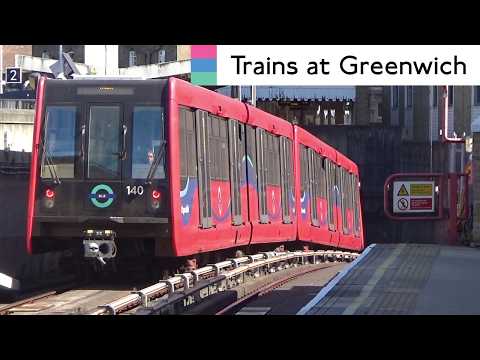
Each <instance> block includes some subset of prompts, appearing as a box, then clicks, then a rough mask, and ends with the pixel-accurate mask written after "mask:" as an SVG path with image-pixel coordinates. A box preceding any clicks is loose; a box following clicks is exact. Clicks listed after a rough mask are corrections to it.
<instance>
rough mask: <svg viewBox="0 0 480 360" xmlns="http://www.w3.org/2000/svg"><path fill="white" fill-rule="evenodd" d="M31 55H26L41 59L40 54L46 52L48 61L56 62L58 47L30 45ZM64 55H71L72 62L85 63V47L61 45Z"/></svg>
mask: <svg viewBox="0 0 480 360" xmlns="http://www.w3.org/2000/svg"><path fill="white" fill-rule="evenodd" d="M31 47H32V53H31V54H26V55H32V56H35V57H39V58H41V57H42V53H43V52H44V51H46V52H47V53H48V58H49V59H56V60H58V51H59V47H60V45H31ZM63 52H64V53H72V52H73V58H72V60H73V61H74V62H79V63H83V62H85V45H63Z"/></svg>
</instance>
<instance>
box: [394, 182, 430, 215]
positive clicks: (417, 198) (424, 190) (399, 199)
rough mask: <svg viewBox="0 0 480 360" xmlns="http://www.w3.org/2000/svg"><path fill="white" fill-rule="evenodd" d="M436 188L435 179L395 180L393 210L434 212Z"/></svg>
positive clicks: (401, 211)
mask: <svg viewBox="0 0 480 360" xmlns="http://www.w3.org/2000/svg"><path fill="white" fill-rule="evenodd" d="M434 189H435V184H434V182H433V181H395V182H394V183H393V212H394V213H424V212H434V211H435V206H434V205H435V197H434V195H435V191H434Z"/></svg>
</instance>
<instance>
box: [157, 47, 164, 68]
mask: <svg viewBox="0 0 480 360" xmlns="http://www.w3.org/2000/svg"><path fill="white" fill-rule="evenodd" d="M164 62H165V49H160V50H158V63H159V64H161V63H164Z"/></svg>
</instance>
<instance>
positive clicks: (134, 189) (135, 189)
mask: <svg viewBox="0 0 480 360" xmlns="http://www.w3.org/2000/svg"><path fill="white" fill-rule="evenodd" d="M131 194H133V195H143V186H142V185H138V186H137V185H134V186H130V185H127V195H131Z"/></svg>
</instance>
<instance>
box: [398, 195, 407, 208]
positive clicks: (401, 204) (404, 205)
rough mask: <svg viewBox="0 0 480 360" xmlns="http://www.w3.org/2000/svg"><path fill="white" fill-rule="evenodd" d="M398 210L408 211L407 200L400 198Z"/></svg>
mask: <svg viewBox="0 0 480 360" xmlns="http://www.w3.org/2000/svg"><path fill="white" fill-rule="evenodd" d="M398 208H399V209H400V210H407V209H408V200H407V199H404V198H400V200H398Z"/></svg>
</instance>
